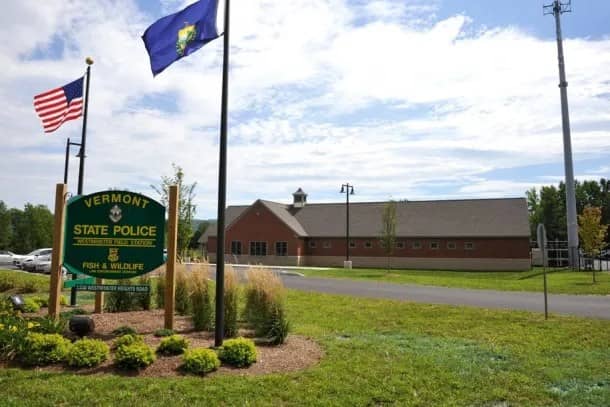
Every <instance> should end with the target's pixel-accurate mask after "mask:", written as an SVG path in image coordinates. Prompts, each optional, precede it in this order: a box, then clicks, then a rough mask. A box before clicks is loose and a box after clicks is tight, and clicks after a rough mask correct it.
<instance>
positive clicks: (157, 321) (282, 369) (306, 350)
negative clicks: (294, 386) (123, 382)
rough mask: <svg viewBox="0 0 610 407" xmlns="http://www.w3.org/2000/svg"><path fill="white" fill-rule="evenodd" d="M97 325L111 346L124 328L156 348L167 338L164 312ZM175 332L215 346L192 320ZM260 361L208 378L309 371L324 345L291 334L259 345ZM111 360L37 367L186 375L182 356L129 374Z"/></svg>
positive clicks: (117, 316) (97, 319)
mask: <svg viewBox="0 0 610 407" xmlns="http://www.w3.org/2000/svg"><path fill="white" fill-rule="evenodd" d="M90 316H91V317H92V318H93V321H94V323H95V333H94V334H92V335H91V336H90V337H91V338H96V339H101V340H104V341H105V342H106V343H107V344H108V345H109V346H111V345H112V341H113V340H114V339H115V335H113V334H112V331H113V330H115V329H116V328H118V327H121V326H129V327H131V328H133V329H135V330H136V331H137V332H138V334H140V335H142V336H143V337H144V342H145V343H146V344H147V345H149V346H151V347H153V349H156V347H157V346H158V345H159V343H160V342H161V340H162V339H163V338H158V337H155V336H154V332H155V331H156V330H157V329H160V328H163V321H164V311H163V310H152V311H133V312H120V313H104V314H92V315H90ZM174 331H175V332H176V333H178V334H180V335H182V336H184V337H185V338H187V339H188V341H189V348H199V347H204V348H209V347H211V346H213V345H214V333H213V332H195V331H193V329H192V324H191V320H190V317H183V316H176V317H175V319H174ZM239 334H240V336H244V337H251V336H252V333H251V332H250V331H248V330H240V331H239ZM256 350H257V353H258V357H257V361H256V363H254V364H253V365H252V366H250V367H248V368H239V369H237V368H233V367H226V366H221V367H220V368H219V369H218V370H217V371H216V372H212V373H209V374H208V375H206V376H214V375H225V374H231V375H263V374H269V373H286V372H293V371H297V370H302V369H306V368H308V367H311V366H314V365H316V364H318V362H319V361H320V359H321V358H322V356H323V351H322V349H321V348H320V346H319V345H318V344H317V343H316V342H314V341H313V340H312V339H310V338H306V337H303V336H299V335H292V334H289V335H288V338H287V340H286V342H284V343H283V344H282V345H279V346H268V345H259V344H257V346H256ZM112 357H113V356H112V354H111V356H110V359H109V360H107V361H106V362H104V363H102V364H101V365H99V366H97V367H94V368H85V369H72V368H69V367H63V366H60V365H53V366H47V367H40V368H36V369H39V370H41V371H67V372H72V373H75V374H83V375H95V374H117V375H122V376H135V377H178V376H184V374H183V373H182V372H181V371H180V370H179V366H180V365H181V363H182V356H181V355H178V356H161V355H159V354H157V360H156V361H155V362H153V364H152V365H150V366H148V367H147V368H145V369H142V370H139V371H125V370H120V369H118V368H116V366H115V365H114V363H113V360H112Z"/></svg>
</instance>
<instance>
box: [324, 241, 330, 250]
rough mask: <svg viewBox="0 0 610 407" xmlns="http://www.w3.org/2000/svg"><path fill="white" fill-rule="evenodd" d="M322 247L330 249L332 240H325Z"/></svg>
mask: <svg viewBox="0 0 610 407" xmlns="http://www.w3.org/2000/svg"><path fill="white" fill-rule="evenodd" d="M322 247H324V248H325V249H330V247H331V246H330V241H329V240H325V241H324V243H322Z"/></svg>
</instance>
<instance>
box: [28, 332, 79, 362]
mask: <svg viewBox="0 0 610 407" xmlns="http://www.w3.org/2000/svg"><path fill="white" fill-rule="evenodd" d="M70 345H71V344H70V341H69V340H68V339H66V338H64V337H63V336H61V335H59V334H41V333H35V332H30V333H29V334H28V336H26V338H25V343H24V345H23V348H22V349H21V352H20V355H19V359H20V360H21V361H22V362H23V363H24V364H26V365H30V366H44V365H50V364H51V363H58V362H63V361H64V360H65V359H66V354H67V353H68V349H69V347H70Z"/></svg>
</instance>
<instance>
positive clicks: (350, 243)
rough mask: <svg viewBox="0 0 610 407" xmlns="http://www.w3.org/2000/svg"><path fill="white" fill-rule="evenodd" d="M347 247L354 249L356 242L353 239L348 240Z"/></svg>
mask: <svg viewBox="0 0 610 407" xmlns="http://www.w3.org/2000/svg"><path fill="white" fill-rule="evenodd" d="M349 248H350V249H355V248H356V242H354V241H352V240H350V241H349Z"/></svg>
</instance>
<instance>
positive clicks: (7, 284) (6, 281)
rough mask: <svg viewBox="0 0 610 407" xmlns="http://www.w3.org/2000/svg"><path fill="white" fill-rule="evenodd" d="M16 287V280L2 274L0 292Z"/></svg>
mask: <svg viewBox="0 0 610 407" xmlns="http://www.w3.org/2000/svg"><path fill="white" fill-rule="evenodd" d="M13 288H15V281H14V280H13V279H11V278H10V277H9V276H7V275H0V292H5V291H9V290H12V289H13Z"/></svg>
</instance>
